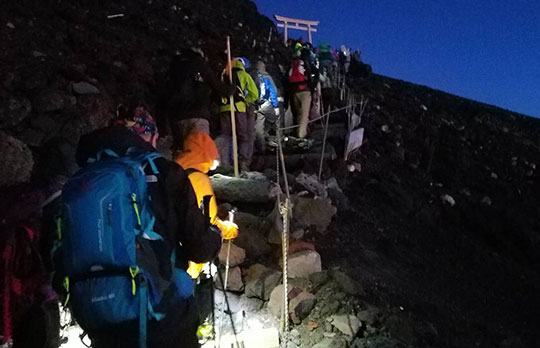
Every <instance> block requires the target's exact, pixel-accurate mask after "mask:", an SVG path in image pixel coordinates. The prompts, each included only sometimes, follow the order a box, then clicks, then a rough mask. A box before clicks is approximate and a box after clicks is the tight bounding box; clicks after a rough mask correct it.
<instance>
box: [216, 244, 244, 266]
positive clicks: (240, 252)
mask: <svg viewBox="0 0 540 348" xmlns="http://www.w3.org/2000/svg"><path fill="white" fill-rule="evenodd" d="M229 243H230V242H225V243H223V245H222V246H221V250H220V251H219V261H220V262H221V263H222V264H224V265H225V264H226V262H227V251H228V249H229V248H228V245H229ZM230 246H231V248H230V253H229V266H230V267H235V266H238V265H241V264H242V263H243V262H244V260H245V259H246V251H245V250H244V249H242V248H240V247H239V246H236V245H235V244H232V243H231V244H230Z"/></svg>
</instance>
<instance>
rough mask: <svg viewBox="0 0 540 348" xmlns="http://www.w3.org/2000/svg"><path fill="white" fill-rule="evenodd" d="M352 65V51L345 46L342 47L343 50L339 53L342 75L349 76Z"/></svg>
mask: <svg viewBox="0 0 540 348" xmlns="http://www.w3.org/2000/svg"><path fill="white" fill-rule="evenodd" d="M350 65H351V50H350V49H349V48H347V47H346V46H345V45H341V50H340V51H339V66H340V69H341V73H342V74H344V75H345V74H347V73H348V72H349V66H350Z"/></svg>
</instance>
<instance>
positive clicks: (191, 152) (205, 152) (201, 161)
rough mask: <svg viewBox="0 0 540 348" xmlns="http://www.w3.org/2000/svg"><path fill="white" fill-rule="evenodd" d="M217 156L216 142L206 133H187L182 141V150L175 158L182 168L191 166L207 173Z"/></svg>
mask: <svg viewBox="0 0 540 348" xmlns="http://www.w3.org/2000/svg"><path fill="white" fill-rule="evenodd" d="M218 158H219V154H218V151H217V147H216V144H215V143H214V141H213V140H212V138H210V137H209V136H208V135H207V134H206V133H194V134H191V135H189V136H188V137H187V138H186V140H185V142H184V151H182V153H181V154H180V155H179V156H178V157H177V158H176V163H178V164H179V165H180V166H181V167H182V168H184V169H189V168H193V169H196V170H198V171H200V172H202V173H208V171H209V170H210V168H212V166H213V165H214V161H216V160H217V159H218Z"/></svg>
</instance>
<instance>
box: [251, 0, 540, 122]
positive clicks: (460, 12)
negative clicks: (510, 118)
mask: <svg viewBox="0 0 540 348" xmlns="http://www.w3.org/2000/svg"><path fill="white" fill-rule="evenodd" d="M254 1H255V3H256V4H257V6H258V8H259V11H260V12H262V13H263V14H265V15H267V16H269V17H271V16H272V15H273V14H280V15H283V16H287V17H294V18H302V19H310V20H311V19H312V20H319V21H320V22H321V24H320V25H319V32H318V33H315V34H314V43H317V42H319V41H327V42H329V43H330V44H331V45H333V46H336V45H340V44H346V45H347V46H350V47H352V48H359V49H360V50H361V51H362V59H363V60H364V61H365V62H367V63H369V64H371V65H372V67H373V70H374V71H375V72H376V73H379V74H382V75H386V76H390V77H394V78H398V79H402V80H406V81H411V82H414V83H419V84H423V85H427V86H430V87H433V88H436V89H440V90H443V91H446V92H449V93H453V94H457V95H460V96H464V97H467V98H470V99H474V100H478V101H482V102H485V103H488V104H493V105H497V106H500V107H503V108H505V109H509V110H513V111H517V112H521V113H524V114H527V115H531V116H536V117H540V0H529V1H525V0H491V1H490V0H468V1H465V0H446V1H443V0H349V1H345V0H325V1H321V0H294V1H292V0H291V1H289V0H286V1H285V0H254ZM272 18H273V17H272ZM293 35H294V37H298V36H302V35H303V37H304V38H307V35H306V34H305V33H304V34H302V32H299V31H295V32H293Z"/></svg>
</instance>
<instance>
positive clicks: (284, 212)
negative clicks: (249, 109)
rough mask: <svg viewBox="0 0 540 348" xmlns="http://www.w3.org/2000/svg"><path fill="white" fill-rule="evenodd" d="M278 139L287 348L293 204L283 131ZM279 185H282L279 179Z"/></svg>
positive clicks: (284, 338) (283, 316)
mask: <svg viewBox="0 0 540 348" xmlns="http://www.w3.org/2000/svg"><path fill="white" fill-rule="evenodd" d="M276 133H277V138H278V139H277V140H278V151H277V152H278V154H277V157H278V158H279V161H278V163H277V172H278V174H277V176H278V178H279V172H280V165H279V164H280V162H281V170H283V181H284V183H285V194H286V198H285V203H284V204H281V196H278V202H279V203H278V204H279V212H280V214H281V216H282V219H283V237H282V243H281V246H282V248H281V251H282V257H283V306H282V313H281V336H282V337H281V347H282V348H286V347H287V342H288V333H289V301H288V300H289V282H288V253H289V217H290V214H291V204H290V199H291V196H290V190H289V181H288V179H287V169H286V167H285V158H284V156H283V144H282V141H281V131H280V130H279V129H278V130H277V132H276ZM278 185H280V183H279V181H278Z"/></svg>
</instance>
